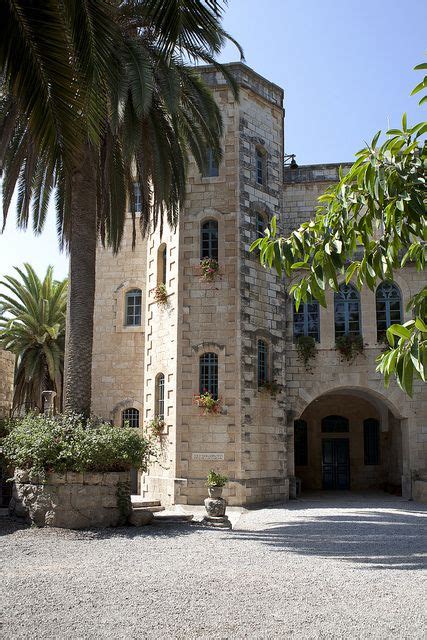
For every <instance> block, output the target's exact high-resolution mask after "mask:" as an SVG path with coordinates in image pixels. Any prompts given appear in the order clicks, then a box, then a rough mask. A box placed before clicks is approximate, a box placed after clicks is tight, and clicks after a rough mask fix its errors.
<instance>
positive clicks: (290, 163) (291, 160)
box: [283, 153, 298, 169]
mask: <svg viewBox="0 0 427 640" xmlns="http://www.w3.org/2000/svg"><path fill="white" fill-rule="evenodd" d="M283 164H284V165H285V167H289V169H298V165H297V161H296V160H295V153H290V154H289V155H286V154H285V156H284V157H283Z"/></svg>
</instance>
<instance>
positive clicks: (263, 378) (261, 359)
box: [258, 340, 268, 387]
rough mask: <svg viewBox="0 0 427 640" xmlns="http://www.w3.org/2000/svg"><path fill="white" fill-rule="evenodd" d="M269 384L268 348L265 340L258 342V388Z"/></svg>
mask: <svg viewBox="0 0 427 640" xmlns="http://www.w3.org/2000/svg"><path fill="white" fill-rule="evenodd" d="M266 382H268V347H267V344H266V343H265V342H264V340H258V386H259V387H262V385H263V384H265V383H266Z"/></svg>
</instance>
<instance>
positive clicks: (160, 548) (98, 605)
mask: <svg viewBox="0 0 427 640" xmlns="http://www.w3.org/2000/svg"><path fill="white" fill-rule="evenodd" d="M426 516H427V510H426V509H425V508H423V507H422V506H421V505H416V504H414V503H412V502H407V501H404V500H403V499H401V498H393V497H387V496H384V497H382V496H381V497H379V496H368V497H357V496H351V495H346V496H341V497H333V498H331V497H328V496H327V497H325V496H322V495H321V494H319V496H317V497H316V496H312V497H310V498H305V499H302V500H299V501H295V502H291V503H289V504H288V505H286V506H284V507H271V508H264V509H260V510H253V511H248V512H246V513H244V514H243V515H242V516H241V517H240V519H239V520H238V522H237V524H236V526H235V529H234V530H233V531H225V532H224V531H217V530H216V531H215V530H214V531H212V530H207V529H204V528H202V527H201V526H199V525H197V524H180V525H173V526H172V525H163V526H151V527H145V528H142V529H116V530H104V531H100V530H96V531H95V530H94V531H85V532H73V531H64V530H59V529H51V530H48V529H43V530H40V529H39V530H37V529H34V528H23V527H20V526H17V525H16V524H15V523H12V522H11V521H10V520H8V519H5V518H2V519H0V533H1V534H2V535H1V537H0V540H1V553H0V557H1V563H2V577H1V593H0V597H1V611H0V616H1V627H0V637H2V638H8V639H12V638H13V639H15V638H44V639H47V638H89V639H90V638H150V639H156V638H168V639H172V638H182V639H184V638H185V639H189V638H215V639H217V638H218V639H225V638H289V637H292V638H328V639H329V638H399V639H400V638H411V639H414V638H424V637H425V629H426V617H425V611H426V606H427V602H426V592H427V589H426V587H427V585H426V580H425V578H426V574H425V555H424V554H423V552H425V546H426V544H425V543H426V526H425V525H426ZM423 561H424V562H423Z"/></svg>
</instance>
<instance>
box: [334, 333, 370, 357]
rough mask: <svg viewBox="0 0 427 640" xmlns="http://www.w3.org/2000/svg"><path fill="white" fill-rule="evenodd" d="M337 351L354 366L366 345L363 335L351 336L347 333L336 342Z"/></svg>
mask: <svg viewBox="0 0 427 640" xmlns="http://www.w3.org/2000/svg"><path fill="white" fill-rule="evenodd" d="M335 349H336V350H337V351H338V352H339V353H340V354H341V356H342V358H343V359H344V360H345V361H346V362H348V363H349V364H352V362H354V361H355V359H356V358H357V356H358V355H359V353H363V349H364V344H363V337H362V336H361V335H351V334H348V333H346V334H345V335H344V336H340V337H339V338H337V339H336V341H335Z"/></svg>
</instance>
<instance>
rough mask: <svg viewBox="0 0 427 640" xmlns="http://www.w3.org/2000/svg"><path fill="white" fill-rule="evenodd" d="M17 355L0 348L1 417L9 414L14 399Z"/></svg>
mask: <svg viewBox="0 0 427 640" xmlns="http://www.w3.org/2000/svg"><path fill="white" fill-rule="evenodd" d="M14 370H15V356H14V355H13V353H10V352H9V351H3V350H1V349H0V418H4V417H7V416H9V413H10V410H11V408H12V399H13V376H14Z"/></svg>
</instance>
